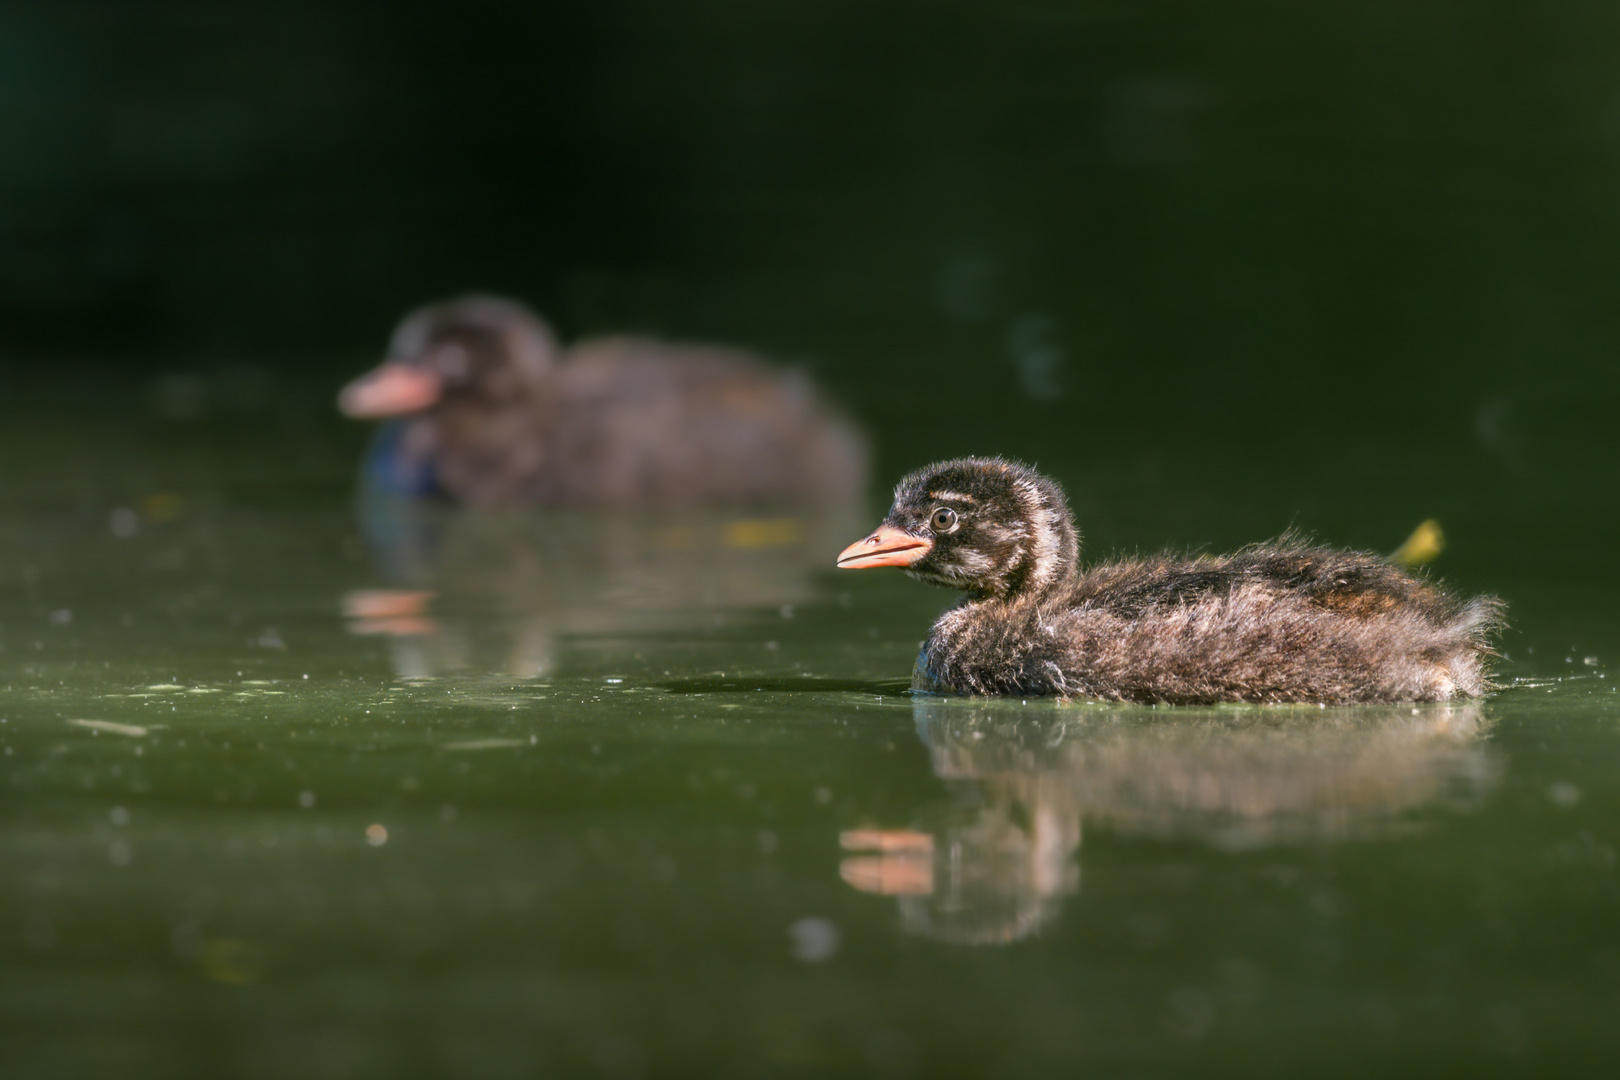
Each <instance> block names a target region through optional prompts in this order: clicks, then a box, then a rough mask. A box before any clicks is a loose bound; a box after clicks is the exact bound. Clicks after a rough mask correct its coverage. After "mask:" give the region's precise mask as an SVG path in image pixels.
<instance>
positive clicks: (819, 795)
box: [815, 787, 832, 806]
mask: <svg viewBox="0 0 1620 1080" xmlns="http://www.w3.org/2000/svg"><path fill="white" fill-rule="evenodd" d="M815 798H816V802H817V803H819V804H820V805H822V806H826V805H827V804H828V803H830V802H832V792H830V791H828V790H827V789H826V788H824V787H818V788H816V792H815Z"/></svg>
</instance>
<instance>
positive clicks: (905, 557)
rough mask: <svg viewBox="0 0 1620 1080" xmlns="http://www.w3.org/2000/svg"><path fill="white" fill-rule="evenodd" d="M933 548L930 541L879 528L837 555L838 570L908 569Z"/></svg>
mask: <svg viewBox="0 0 1620 1080" xmlns="http://www.w3.org/2000/svg"><path fill="white" fill-rule="evenodd" d="M933 547H934V542H933V541H932V540H925V539H921V538H919V537H916V536H912V535H911V534H910V533H906V532H902V531H900V530H899V529H897V528H895V527H894V526H893V525H879V526H878V530H877V532H875V533H873V534H872V535H871V536H868V537H867V538H866V539H865V540H857V541H855V542H854V543H853V544H851V545H849V547H847V548H845V549H844V550H843V553H842V554H840V555H839V556H838V568H839V569H840V570H869V569H871V568H872V567H874V566H910V565H911V564H912V563H914V562H916V561H917V560H918V559H920V558H922V557H923V556H924V555H926V554H928V553H929V551H931V550H932V549H933Z"/></svg>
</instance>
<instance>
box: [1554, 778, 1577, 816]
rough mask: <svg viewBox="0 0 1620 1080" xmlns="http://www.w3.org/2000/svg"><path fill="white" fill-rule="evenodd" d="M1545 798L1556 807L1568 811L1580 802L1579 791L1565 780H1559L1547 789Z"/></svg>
mask: <svg viewBox="0 0 1620 1080" xmlns="http://www.w3.org/2000/svg"><path fill="white" fill-rule="evenodd" d="M1547 798H1549V799H1551V800H1552V801H1553V803H1554V804H1555V805H1557V806H1561V807H1563V808H1564V809H1565V810H1568V809H1569V808H1570V807H1572V806H1574V805H1575V804H1576V803H1578V802H1580V801H1581V789H1580V788H1578V787H1576V786H1575V785H1574V784H1571V783H1569V782H1568V781H1565V780H1560V781H1559V782H1558V783H1556V784H1554V785H1552V786H1551V787H1549V788H1548V789H1547Z"/></svg>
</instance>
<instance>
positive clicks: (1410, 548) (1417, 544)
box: [1389, 518, 1446, 566]
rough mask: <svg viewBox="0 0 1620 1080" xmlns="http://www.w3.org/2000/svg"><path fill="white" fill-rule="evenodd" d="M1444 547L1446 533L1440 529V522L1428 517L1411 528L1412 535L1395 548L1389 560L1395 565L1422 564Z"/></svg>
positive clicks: (1431, 559) (1429, 560) (1431, 558)
mask: <svg viewBox="0 0 1620 1080" xmlns="http://www.w3.org/2000/svg"><path fill="white" fill-rule="evenodd" d="M1445 549H1446V534H1445V533H1443V532H1441V531H1440V523H1439V522H1438V521H1436V520H1434V518H1430V519H1429V520H1427V521H1425V522H1424V523H1423V524H1421V525H1419V526H1418V527H1417V528H1415V529H1413V530H1412V535H1411V536H1408V537H1407V538H1406V543H1404V544H1402V545H1401V546H1400V547H1398V548H1396V549H1395V553H1394V554H1393V555H1391V556H1390V557H1389V561H1390V562H1392V563H1395V564H1396V565H1397V566H1422V565H1423V564H1424V563H1426V562H1431V561H1433V559H1434V557H1435V556H1436V555H1439V554H1440V553H1441V552H1442V551H1444V550H1445Z"/></svg>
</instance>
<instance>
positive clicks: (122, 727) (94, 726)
mask: <svg viewBox="0 0 1620 1080" xmlns="http://www.w3.org/2000/svg"><path fill="white" fill-rule="evenodd" d="M68 723H70V724H72V725H73V726H74V727H82V728H89V729H90V730H91V731H105V732H106V733H107V734H109V735H125V736H128V737H129V738H131V739H138V738H140V737H141V736H143V735H145V734H146V728H143V727H137V726H136V725H135V724H115V723H113V722H112V721H111V720H69V721H68Z"/></svg>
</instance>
